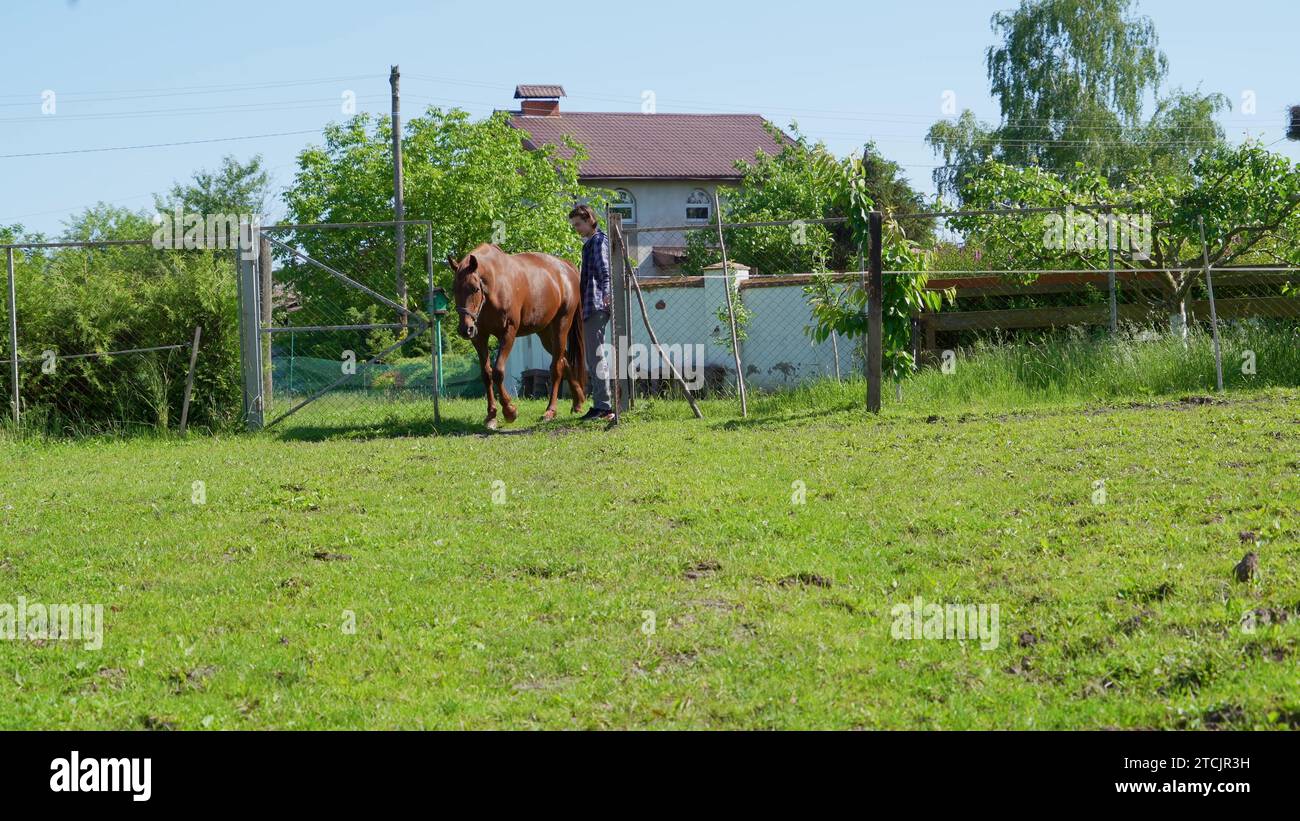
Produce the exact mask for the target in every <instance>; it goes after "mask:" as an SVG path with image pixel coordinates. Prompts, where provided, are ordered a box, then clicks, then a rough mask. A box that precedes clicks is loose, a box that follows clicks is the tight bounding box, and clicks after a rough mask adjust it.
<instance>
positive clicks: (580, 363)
mask: <svg viewBox="0 0 1300 821" xmlns="http://www.w3.org/2000/svg"><path fill="white" fill-rule="evenodd" d="M566 350H567V352H568V356H567V357H566V358H567V359H568V360H569V367H570V368H571V369H572V370H573V375H574V378H575V379H576V380H577V382H578V384H579V385H581V386H582V387H583V390H586V388H587V341H586V334H584V333H583V332H582V301H581V299H579V301H578V307H577V309H575V310H574V312H573V324H571V325H570V326H569V343H568V346H567V349H566Z"/></svg>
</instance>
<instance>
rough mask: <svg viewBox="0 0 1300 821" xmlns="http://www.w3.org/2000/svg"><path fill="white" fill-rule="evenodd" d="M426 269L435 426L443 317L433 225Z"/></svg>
mask: <svg viewBox="0 0 1300 821" xmlns="http://www.w3.org/2000/svg"><path fill="white" fill-rule="evenodd" d="M424 270H425V273H427V274H428V277H429V309H428V310H429V334H430V336H429V342H430V344H429V357H430V362H431V364H432V368H431V369H430V371H429V373H430V375H432V377H433V426H434V429H435V430H436V429H437V427H438V425H440V424H442V406H441V400H442V319H441V318H440V317H438V316H436V315H435V314H434V308H435V306H434V304H433V303H434V300H435V297H434V292H433V288H434V285H433V226H432V225H426V226H424Z"/></svg>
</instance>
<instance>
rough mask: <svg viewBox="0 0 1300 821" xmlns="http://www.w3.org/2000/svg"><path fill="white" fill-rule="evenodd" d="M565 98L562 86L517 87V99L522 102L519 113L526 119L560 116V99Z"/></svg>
mask: <svg viewBox="0 0 1300 821" xmlns="http://www.w3.org/2000/svg"><path fill="white" fill-rule="evenodd" d="M563 96H565V95H564V86H560V85H518V86H515V99H516V100H521V101H522V102H521V103H520V105H519V113H520V114H522V115H523V116H525V117H556V116H559V113H560V98H561V97H563Z"/></svg>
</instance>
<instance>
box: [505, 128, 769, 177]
mask: <svg viewBox="0 0 1300 821" xmlns="http://www.w3.org/2000/svg"><path fill="white" fill-rule="evenodd" d="M510 122H511V124H512V125H513V126H514V127H515V128H520V129H523V130H524V131H527V132H528V134H529V135H530V137H531V139H530V140H527V141H526V142H525V144H526V145H528V146H529V147H530V148H535V147H537V146H538V145H547V144H549V145H559V146H561V148H560V152H561V153H562V154H563V155H564V156H570V155H571V152H569V151H568V149H566V148H564V147H563V141H562V139H561V138H562V137H563V136H564V135H569V136H572V137H573V138H574V139H576V140H577V141H578V142H580V143H582V144H583V145H585V146H586V147H587V154H588V157H587V159H586V161H584V162H583V164H582V169H581V175H582V177H583V178H584V179H656V178H659V179H719V180H726V179H739V178H740V172H738V171H737V170H736V167H735V163H736V161H737V160H752V159H753V158H754V153H755V152H757V151H759V150H762V151H765V152H767V153H769V154H775V153H776V152H777V150H778V147H779V146H778V145H777V143H776V141H775V140H773V139H772V135H771V134H769V133H768V132H767V131H766V129H764V127H763V125H764V120H763V118H762V117H760V116H759V115H757V114H639V113H631V112H615V111H566V112H562V113H560V114H555V115H551V116H537V117H531V116H524V115H523V114H521V113H520V112H518V111H512V112H510Z"/></svg>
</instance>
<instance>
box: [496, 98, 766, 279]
mask: <svg viewBox="0 0 1300 821" xmlns="http://www.w3.org/2000/svg"><path fill="white" fill-rule="evenodd" d="M564 96H565V94H564V88H563V87H562V86H559V85H520V86H517V87H516V88H515V99H516V100H519V101H520V102H519V108H518V109H517V110H512V111H510V112H509V114H510V122H511V125H513V126H514V127H515V128H517V129H519V130H521V131H523V132H525V133H526V134H527V137H525V145H526V146H528V147H530V148H536V147H539V146H541V145H553V146H556V147H557V148H558V149H559V150H560V152H561V153H563V154H566V155H567V154H569V153H570V152H569V151H568V149H567V147H565V145H564V137H565V136H566V135H567V136H569V137H572V138H573V139H574V140H576V141H578V142H579V143H581V144H582V145H583V146H585V148H586V151H587V159H585V160H583V162H582V164H581V166H580V167H579V179H580V180H581V181H582V182H583V183H584V184H586V185H591V186H597V187H600V188H604V189H608V190H611V191H613V192H614V196H615V198H616V199H615V203H614V209H615V210H617V211H618V212H619V213H620V215H621V216H622V218H623V222H624V223H625V224H629V225H637V226H641V227H646V226H691V225H700V226H706V225H708V223H709V220H710V219H711V218H712V216H713V194H714V191H715V190H716V189H717V187H718V186H726V185H735V184H737V183H738V182H739V181H740V178H741V175H740V172H739V171H737V170H736V161H737V160H745V161H749V160H753V158H754V155H755V153H756V152H758V151H764V152H766V153H769V154H775V153H776V151H777V150H778V149H779V144H778V142H777V140H776V138H774V137H773V136H772V134H771V133H770V132H769V131H768V129H767V123H766V121H765V120H764V119H763V117H761V116H759V115H758V114H658V113H640V112H624V111H567V110H561V107H560V99H561V98H562V97H564ZM638 240H639V241H638V242H636V243H630V244H633V245H634V246H635V248H636V256H637V263H638V273H639V274H640V275H642V276H655V275H663V274H671V273H673V271H674V269H675V268H676V266H677V264H678V263H679V262H680V260H681V254H682V252H684V250H685V240H684V238H683V234H682V232H680V231H677V232H663V233H658V232H656V233H655V234H653V235H644V236H642V237H639V238H638Z"/></svg>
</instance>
